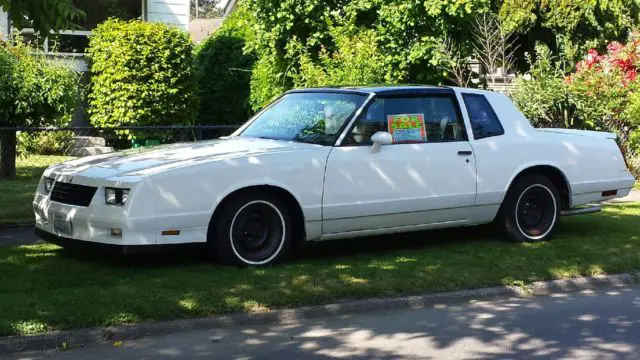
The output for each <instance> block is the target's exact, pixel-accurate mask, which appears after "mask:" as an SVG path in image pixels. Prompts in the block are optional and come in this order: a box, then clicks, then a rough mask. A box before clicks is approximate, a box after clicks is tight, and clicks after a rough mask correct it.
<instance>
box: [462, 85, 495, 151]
mask: <svg viewBox="0 0 640 360" xmlns="http://www.w3.org/2000/svg"><path fill="white" fill-rule="evenodd" d="M462 98H463V99H464V104H465V106H466V107H467V113H468V114H469V120H470V121H471V127H472V128H473V138H474V139H476V140H477V139H483V138H486V137H490V136H498V135H502V134H504V129H503V128H502V124H500V120H499V119H498V116H497V115H496V113H495V111H493V108H492V107H491V104H489V101H487V98H485V97H484V95H479V94H462Z"/></svg>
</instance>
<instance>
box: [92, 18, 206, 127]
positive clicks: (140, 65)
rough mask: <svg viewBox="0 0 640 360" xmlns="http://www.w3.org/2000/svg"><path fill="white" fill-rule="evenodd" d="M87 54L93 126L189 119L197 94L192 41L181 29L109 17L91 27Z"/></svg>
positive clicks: (186, 121) (192, 116)
mask: <svg viewBox="0 0 640 360" xmlns="http://www.w3.org/2000/svg"><path fill="white" fill-rule="evenodd" d="M88 58H89V67H90V71H91V84H90V93H89V114H90V119H91V123H92V124H93V125H95V126H103V127H109V126H118V125H178V124H183V125H186V124H192V123H194V120H195V115H196V110H197V103H198V98H197V95H196V83H195V76H194V75H195V74H194V70H193V43H192V42H191V40H190V38H189V35H188V34H187V33H186V32H183V31H181V30H180V29H178V28H176V27H173V26H169V25H166V24H160V23H149V22H144V21H139V20H133V21H122V20H117V19H110V20H107V21H106V22H104V23H102V24H100V25H99V26H98V27H97V28H96V29H95V30H94V32H93V36H92V37H91V40H90V43H89V49H88Z"/></svg>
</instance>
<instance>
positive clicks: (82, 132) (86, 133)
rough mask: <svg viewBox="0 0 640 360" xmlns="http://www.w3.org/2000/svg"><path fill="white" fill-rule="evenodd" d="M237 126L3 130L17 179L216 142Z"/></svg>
mask: <svg viewBox="0 0 640 360" xmlns="http://www.w3.org/2000/svg"><path fill="white" fill-rule="evenodd" d="M237 128H238V126H235V125H196V126H123V127H114V128H97V127H0V132H14V133H15V134H16V139H17V147H16V148H17V151H16V172H17V174H18V176H20V175H22V176H25V175H26V176H33V177H39V176H40V175H41V174H42V172H43V171H44V169H46V168H47V167H48V166H51V165H53V164H57V163H60V162H62V161H65V160H68V159H72V158H78V157H84V156H91V155H99V154H105V153H110V152H114V151H119V150H125V149H131V148H138V147H149V146H156V145H161V144H172V143H177V142H194V141H203V140H210V139H216V138H219V137H221V136H226V135H229V134H231V133H232V132H233V131H234V130H236V129H237Z"/></svg>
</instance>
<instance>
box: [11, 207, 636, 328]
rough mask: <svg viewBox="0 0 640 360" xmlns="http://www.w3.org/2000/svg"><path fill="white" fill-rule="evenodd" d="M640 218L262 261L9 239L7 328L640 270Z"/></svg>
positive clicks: (340, 244)
mask: <svg viewBox="0 0 640 360" xmlns="http://www.w3.org/2000/svg"><path fill="white" fill-rule="evenodd" d="M639 223H640V203H635V204H626V205H610V206H607V207H605V209H604V212H603V213H600V214H592V215H585V216H576V217H570V218H565V219H562V221H561V223H560V224H559V227H558V229H557V234H556V237H555V239H554V240H553V241H550V242H546V243H539V244H513V243H509V242H504V241H501V240H499V239H497V238H495V236H494V235H493V233H492V232H491V231H489V229H488V228H485V227H481V228H468V229H455V230H446V231H435V232H421V233H414V234H404V235H396V236H386V237H375V238H364V239H353V240H344V241H333V242H325V243H318V244H309V245H307V246H304V247H303V248H302V249H301V251H300V253H298V254H297V255H296V256H295V258H293V259H291V260H289V261H288V262H286V263H285V264H282V265H279V266H275V267H271V268H250V269H236V268H229V267H221V266H217V265H214V264H210V263H206V262H203V261H201V260H199V257H198V256H197V254H188V253H187V254H182V255H179V254H176V253H172V254H162V255H146V256H142V257H133V258H121V257H113V256H108V255H106V254H104V253H98V252H95V253H93V252H84V253H77V252H69V251H66V250H62V249H61V248H59V247H57V246H54V245H48V244H46V245H33V246H22V247H8V246H7V247H0V304H2V306H0V335H14V334H33V333H39V332H43V331H49V330H57V329H65V328H77V327H86V326H110V325H119V324H127V323H135V322H140V321H149V320H160V319H174V318H183V317H196V316H205V315H220V314H227V313H232V312H243V311H246V312H252V311H264V310H267V309H274V308H279V307H287V306H299V305H311V304H321V303H328V302H334V301H339V300H343V299H357V298H366V297H377V296H396V295H403V294H413V293H421V292H432V291H448V290H456V289H463V288H464V289H466V288H477V287H484V286H493V285H499V284H527V283H531V282H533V281H537V280H545V279H557V278H569V277H577V276H582V275H594V274H603V273H617V272H623V271H631V270H634V269H640V232H639V231H638V229H639V227H638V224H639Z"/></svg>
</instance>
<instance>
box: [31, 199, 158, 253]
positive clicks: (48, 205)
mask: <svg viewBox="0 0 640 360" xmlns="http://www.w3.org/2000/svg"><path fill="white" fill-rule="evenodd" d="M96 198H97V199H101V198H103V195H102V196H101V194H96V195H95V198H94V199H93V200H94V201H92V204H90V205H89V206H88V207H82V206H74V205H68V204H61V203H57V202H54V201H51V200H50V199H49V196H47V195H45V194H42V193H38V194H36V196H35V198H34V201H33V209H34V213H35V227H36V230H37V231H38V234H43V235H42V236H41V237H44V236H48V237H51V236H55V237H58V238H61V239H68V240H72V241H75V242H92V243H100V244H107V245H116V246H136V245H155V244H156V243H157V241H158V236H157V231H156V219H155V216H150V217H132V216H131V214H130V211H129V209H128V208H127V207H118V206H107V205H101V204H96V203H97V202H98V201H97V200H96ZM54 217H57V218H58V219H64V220H65V221H66V222H68V223H69V224H70V229H69V230H70V231H69V232H65V233H63V232H60V231H57V230H56V228H55V227H54ZM112 229H119V230H120V231H121V233H122V234H121V235H112ZM46 234H48V235H46Z"/></svg>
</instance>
